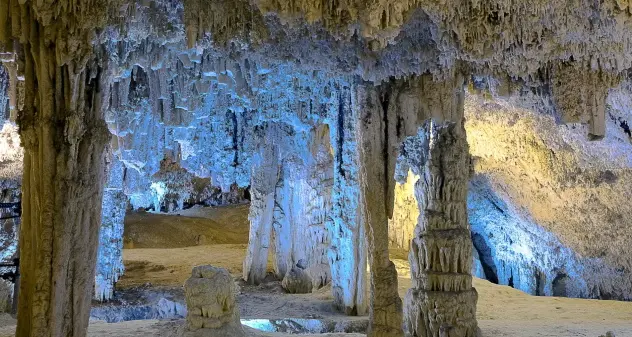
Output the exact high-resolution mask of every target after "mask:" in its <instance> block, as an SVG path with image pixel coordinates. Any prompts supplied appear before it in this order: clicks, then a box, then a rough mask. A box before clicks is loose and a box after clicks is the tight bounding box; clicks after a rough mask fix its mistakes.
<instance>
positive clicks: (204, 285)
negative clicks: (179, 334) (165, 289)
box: [183, 266, 245, 337]
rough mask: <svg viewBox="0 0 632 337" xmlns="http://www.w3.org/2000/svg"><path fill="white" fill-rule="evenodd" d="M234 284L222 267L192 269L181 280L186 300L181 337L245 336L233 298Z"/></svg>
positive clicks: (235, 290)
mask: <svg viewBox="0 0 632 337" xmlns="http://www.w3.org/2000/svg"><path fill="white" fill-rule="evenodd" d="M236 292H237V287H236V285H235V282H234V281H233V278H232V277H231V276H230V273H228V271H227V270H226V269H223V268H218V267H213V266H198V267H195V268H193V271H192V273H191V278H189V279H188V280H187V281H186V282H185V283H184V293H185V296H186V302H187V318H186V328H185V331H184V335H183V336H185V337H202V336H217V337H233V336H234V337H239V336H245V332H244V330H243V328H242V326H241V322H240V319H239V307H238V306H237V303H236V301H235V293H236Z"/></svg>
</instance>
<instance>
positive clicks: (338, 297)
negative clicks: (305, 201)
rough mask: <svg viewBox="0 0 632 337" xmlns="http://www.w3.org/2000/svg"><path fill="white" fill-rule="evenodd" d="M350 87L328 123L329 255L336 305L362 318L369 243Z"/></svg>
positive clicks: (365, 305)
mask: <svg viewBox="0 0 632 337" xmlns="http://www.w3.org/2000/svg"><path fill="white" fill-rule="evenodd" d="M351 97H352V94H351V88H349V87H343V88H341V89H340V90H339V93H338V102H339V103H338V107H337V108H334V109H332V111H331V113H330V114H331V118H332V122H331V123H330V124H329V131H330V138H331V140H332V145H333V146H332V147H333V152H334V153H333V154H334V156H333V157H334V158H333V159H334V172H333V189H332V196H331V202H332V210H331V219H330V220H329V221H328V223H327V231H328V235H329V237H330V245H329V252H328V259H329V267H330V269H331V285H332V286H331V289H332V295H333V297H334V306H336V307H337V308H338V309H339V310H341V311H343V312H345V313H346V314H347V315H363V314H365V313H366V312H367V309H368V298H367V296H366V290H367V289H366V287H367V272H366V269H367V244H366V235H365V230H364V225H363V218H362V200H361V199H362V198H361V197H362V196H361V193H360V185H359V183H358V179H359V172H358V167H359V154H358V147H359V144H358V139H357V123H356V121H357V119H358V110H357V109H354V108H353V106H352V99H351Z"/></svg>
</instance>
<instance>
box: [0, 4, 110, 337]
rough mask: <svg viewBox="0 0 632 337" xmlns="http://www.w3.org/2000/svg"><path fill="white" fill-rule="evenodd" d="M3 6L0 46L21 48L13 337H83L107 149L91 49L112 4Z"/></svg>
mask: <svg viewBox="0 0 632 337" xmlns="http://www.w3.org/2000/svg"><path fill="white" fill-rule="evenodd" d="M2 3H3V6H0V7H5V8H4V9H2V10H0V23H1V25H0V27H1V28H0V42H2V44H4V46H5V47H10V46H13V45H14V41H15V43H19V44H20V45H21V48H16V49H19V50H14V51H17V52H18V54H19V56H18V62H17V64H18V71H19V72H20V73H21V74H22V75H23V77H24V93H25V95H24V105H23V107H21V111H20V113H19V114H18V119H17V123H18V125H19V126H20V136H21V140H22V144H23V146H24V149H25V151H24V175H23V179H22V223H21V228H20V239H19V247H20V273H21V281H20V291H19V300H18V325H17V329H16V336H18V337H31V336H60V337H63V336H85V335H86V332H87V327H88V319H89V314H90V304H91V299H92V285H93V282H94V275H95V261H96V255H97V247H98V238H99V225H100V223H101V200H102V196H103V191H102V186H103V180H104V156H103V152H104V147H105V144H106V143H107V142H108V141H109V139H110V133H109V131H108V129H107V127H106V124H105V122H104V121H103V107H104V100H103V98H104V97H107V95H105V94H104V93H102V92H101V89H102V88H104V87H105V86H104V82H105V81H104V77H105V76H104V75H103V74H104V73H105V72H104V70H103V66H104V63H102V62H98V61H97V53H95V50H93V48H92V41H94V29H95V28H96V27H99V26H103V25H104V24H105V21H106V20H107V17H108V16H107V13H108V12H109V9H110V8H111V7H110V6H111V4H110V3H109V2H108V1H105V0H96V1H90V2H89V3H87V4H83V3H82V4H79V3H76V4H75V5H74V6H67V5H68V4H67V2H59V1H58V2H41V1H12V0H10V1H2ZM7 7H8V10H7ZM62 18H63V19H62ZM7 22H10V23H11V24H10V26H11V29H9V28H7V27H8V24H7ZM13 39H15V40H13Z"/></svg>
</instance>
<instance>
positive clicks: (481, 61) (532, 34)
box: [185, 0, 632, 78]
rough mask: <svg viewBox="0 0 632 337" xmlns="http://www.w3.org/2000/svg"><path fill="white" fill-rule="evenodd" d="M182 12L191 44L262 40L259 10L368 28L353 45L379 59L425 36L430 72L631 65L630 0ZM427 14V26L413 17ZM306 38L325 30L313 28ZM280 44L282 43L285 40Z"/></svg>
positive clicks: (260, 6) (268, 6) (299, 0)
mask: <svg viewBox="0 0 632 337" xmlns="http://www.w3.org/2000/svg"><path fill="white" fill-rule="evenodd" d="M219 9H221V11H220V10H219ZM185 12H186V13H187V16H186V17H187V19H186V26H187V30H188V32H189V34H188V39H189V43H190V45H193V44H194V43H195V41H198V40H200V39H201V38H203V37H204V36H205V35H204V32H210V33H211V38H212V39H218V40H219V41H227V40H230V39H232V38H242V37H247V36H246V35H247V34H244V33H245V32H246V31H250V32H256V33H254V34H255V35H257V38H258V39H261V38H262V37H265V35H266V34H264V32H266V31H267V30H271V26H270V25H271V22H273V20H267V19H262V18H265V16H266V15H276V16H277V17H279V18H280V19H281V20H280V21H281V22H282V24H286V25H285V26H284V27H283V28H282V29H283V30H284V32H286V33H287V35H293V34H295V33H296V32H298V31H300V30H301V29H303V28H304V27H305V26H304V25H303V24H304V23H305V22H306V23H308V24H314V25H313V26H312V27H324V28H325V29H326V30H327V31H328V32H329V33H331V34H332V35H333V36H335V37H343V38H345V39H346V40H350V44H353V41H355V40H354V38H353V37H354V36H361V37H362V38H363V39H364V40H365V42H367V43H366V44H361V45H363V46H368V47H369V49H364V47H360V49H357V50H356V51H357V53H358V54H360V55H361V59H362V58H364V59H366V60H367V61H369V63H370V61H372V60H373V59H377V60H380V61H387V59H388V58H389V57H390V56H389V55H392V53H391V52H394V53H400V54H401V55H404V54H405V52H404V51H403V50H399V51H398V47H397V46H396V45H401V46H402V47H401V48H407V47H412V49H411V50H414V49H416V48H418V46H410V45H409V43H410V42H409V40H411V41H417V42H418V43H421V44H422V45H423V44H424V43H426V42H425V41H428V43H429V44H428V48H436V49H437V50H438V51H439V52H440V53H439V54H440V55H438V56H437V57H438V60H426V61H428V62H429V63H433V62H436V63H434V65H432V66H431V67H434V68H435V69H430V70H432V71H433V72H434V71H435V70H436V68H446V69H449V68H450V67H452V66H453V65H454V63H455V61H456V60H463V61H465V62H468V63H470V64H471V65H472V66H474V67H480V68H485V69H487V70H498V69H500V70H503V71H506V72H507V73H509V74H510V75H511V76H514V77H519V78H528V77H529V76H532V75H533V74H536V73H537V72H538V71H539V70H540V69H543V68H546V65H547V64H548V63H549V62H556V61H557V60H567V59H569V58H573V59H575V60H578V61H582V62H589V63H590V64H592V65H593V67H594V66H595V65H597V66H598V67H600V68H601V69H605V70H608V71H613V72H620V71H623V70H625V69H627V68H629V67H630V66H632V57H630V55H631V54H630V52H629V48H630V46H631V45H632V14H631V12H632V11H631V10H630V5H629V4H628V2H627V1H614V0H609V1H603V2H601V3H599V4H595V3H594V2H593V1H588V0H570V1H567V2H559V1H554V0H536V1H531V2H515V1H508V0H493V1H482V2H481V1H472V0H463V1H458V3H449V2H446V1H422V0H396V1H387V0H379V1H371V2H368V1H363V0H344V1H330V0H321V1H311V0H292V1H289V0H253V1H250V2H249V1H245V0H244V1H240V2H237V3H232V2H231V3H230V4H228V3H227V2H226V1H220V2H217V1H207V0H190V1H187V2H186V3H185ZM219 13H222V14H221V15H220V14H219ZM225 13H229V14H228V15H226V14H225ZM419 13H423V15H420V14H419ZM420 17H421V18H422V20H423V21H424V22H425V23H426V24H427V25H428V28H429V30H428V29H424V28H423V27H425V26H424V25H421V26H420V25H417V24H415V23H414V22H413V21H414V20H416V19H418V18H420ZM411 22H412V24H411ZM292 29H295V30H294V32H292ZM310 29H312V28H310ZM314 31H318V28H315V29H314ZM306 38H309V39H318V38H319V37H317V34H313V35H312V36H309V37H306ZM320 38H322V36H321V37H320ZM242 41H244V40H242ZM246 41H247V40H246ZM274 43H275V44H277V45H279V46H282V45H283V41H274ZM338 49H342V48H335V50H333V51H332V50H330V51H328V53H332V52H333V53H336V52H341V53H342V52H343V51H340V50H338ZM382 51H388V52H385V53H382ZM374 52H375V53H374ZM290 53H291V52H290ZM401 55H400V56H401ZM294 56H296V57H298V58H303V57H304V56H299V55H294ZM360 62H362V61H360ZM404 62H408V63H411V62H413V63H414V61H413V60H411V59H407V58H405V57H404V58H398V59H397V61H395V62H393V63H392V65H393V67H392V69H389V70H388V71H387V73H388V72H391V74H390V75H394V76H397V77H399V76H403V75H406V74H403V73H399V72H401V71H403V70H404V69H405V68H406V67H407V66H408V65H405V64H403V63H404ZM381 63H382V62H379V61H378V62H375V65H373V66H371V65H368V67H369V68H371V67H372V68H373V70H375V71H377V72H379V71H380V69H378V68H381V66H379V67H377V65H378V64H381ZM397 63H400V64H399V65H398V66H396V64H397ZM361 67H364V66H361ZM426 70H428V69H424V68H423V67H420V68H419V69H417V71H421V72H423V71H426ZM384 75H386V73H385V74H384Z"/></svg>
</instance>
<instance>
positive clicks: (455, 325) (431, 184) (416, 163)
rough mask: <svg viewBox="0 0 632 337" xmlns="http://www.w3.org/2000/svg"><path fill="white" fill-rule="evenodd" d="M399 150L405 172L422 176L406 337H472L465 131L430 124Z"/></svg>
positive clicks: (473, 304)
mask: <svg viewBox="0 0 632 337" xmlns="http://www.w3.org/2000/svg"><path fill="white" fill-rule="evenodd" d="M402 149H403V150H402V153H405V154H406V158H407V162H408V165H409V168H410V169H411V170H412V171H413V172H414V173H415V174H417V175H419V176H420V178H419V180H418V181H417V183H416V184H415V195H416V198H417V200H418V202H419V209H420V211H421V215H420V217H419V221H418V223H417V227H416V228H415V236H414V239H413V240H412V243H411V248H410V253H409V261H410V268H411V278H412V281H413V286H412V288H411V289H409V291H408V293H407V294H406V299H405V301H406V304H405V312H404V316H405V320H406V329H407V333H408V334H409V335H410V336H414V337H427V336H445V337H474V336H476V334H477V323H476V301H477V293H476V290H475V289H474V288H472V276H471V274H470V273H471V270H472V242H471V239H470V228H469V223H468V218H467V204H466V200H467V186H468V180H469V169H470V163H469V153H468V146H467V140H466V139H465V130H464V129H463V128H462V127H460V126H459V125H457V124H456V123H453V122H443V123H441V122H439V123H437V122H434V121H433V120H430V121H428V122H427V123H426V124H425V125H424V126H423V127H422V128H420V129H419V134H418V135H417V136H413V137H410V138H408V139H407V140H406V141H405V143H404V144H403V146H402Z"/></svg>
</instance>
